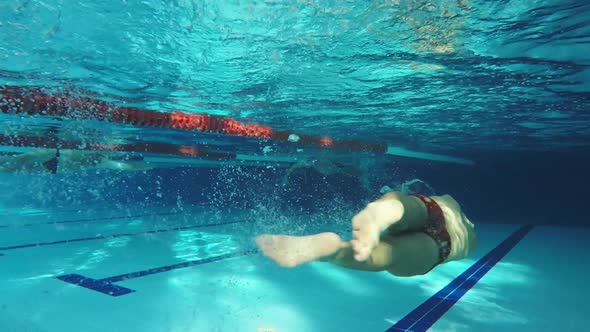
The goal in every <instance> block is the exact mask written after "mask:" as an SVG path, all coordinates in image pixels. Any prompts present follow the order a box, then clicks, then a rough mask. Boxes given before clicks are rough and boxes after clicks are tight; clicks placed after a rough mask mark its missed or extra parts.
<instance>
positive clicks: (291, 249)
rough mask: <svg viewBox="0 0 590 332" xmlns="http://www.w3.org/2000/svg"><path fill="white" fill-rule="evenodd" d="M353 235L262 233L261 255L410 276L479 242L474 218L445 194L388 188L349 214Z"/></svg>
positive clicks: (283, 262) (286, 263)
mask: <svg viewBox="0 0 590 332" xmlns="http://www.w3.org/2000/svg"><path fill="white" fill-rule="evenodd" d="M352 226H353V231H352V240H351V241H345V240H343V239H342V238H341V237H340V236H339V235H338V234H336V233H332V232H326V233H320V234H315V235H310V236H288V235H271V234H264V235H260V236H258V237H257V238H256V243H257V245H258V247H259V248H260V249H261V250H262V253H264V255H265V256H267V257H269V258H270V259H272V260H273V261H275V262H276V263H277V264H278V265H280V266H283V267H288V268H291V267H296V266H299V265H302V264H305V263H310V262H314V261H321V262H328V263H332V264H335V265H338V266H342V267H345V268H348V269H354V270H362V271H374V272H378V271H387V272H389V273H391V274H393V275H396V276H402V277H409V276H416V275H423V274H426V273H428V272H430V271H431V270H432V269H433V268H435V267H436V266H438V265H439V264H443V263H447V262H450V261H455V260H460V259H463V258H465V257H467V255H469V253H470V252H472V251H473V250H474V249H475V247H476V246H477V239H476V236H475V232H474V228H473V224H472V223H471V222H470V221H469V219H467V217H466V216H465V214H464V213H463V212H462V211H461V207H460V206H459V204H458V203H457V202H456V201H455V200H454V199H453V198H452V197H451V196H449V195H444V196H431V197H427V196H422V195H406V194H404V193H402V192H389V193H386V194H385V195H383V196H382V197H381V198H379V199H378V200H376V201H374V202H372V203H369V204H368V205H367V207H366V208H364V209H363V210H362V211H361V212H360V213H358V214H357V215H356V216H355V217H354V218H353V219H352Z"/></svg>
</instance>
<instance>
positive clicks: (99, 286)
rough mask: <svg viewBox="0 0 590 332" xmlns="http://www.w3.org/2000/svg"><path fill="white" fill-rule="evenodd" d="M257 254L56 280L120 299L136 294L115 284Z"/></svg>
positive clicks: (219, 257)
mask: <svg viewBox="0 0 590 332" xmlns="http://www.w3.org/2000/svg"><path fill="white" fill-rule="evenodd" d="M256 253H258V250H256V249H250V250H246V251H238V252H234V253H229V254H224V255H219V256H213V257H207V258H204V259H198V260H193V261H188V262H184V263H179V264H174V265H167V266H161V267H157V268H153V269H148V270H143V271H137V272H132V273H126V274H121V275H117V276H114V277H108V278H103V279H93V278H88V277H84V276H82V275H79V274H66V275H62V276H59V277H56V278H57V279H59V280H61V281H65V282H67V283H70V284H74V285H78V286H80V287H84V288H87V289H90V290H93V291H97V292H100V293H103V294H106V295H110V296H113V297H118V296H122V295H127V294H131V293H134V292H135V290H133V289H130V288H126V287H122V286H118V285H115V284H114V283H115V282H119V281H125V280H130V279H135V278H140V277H145V276H148V275H151V274H157V273H163V272H167V271H171V270H176V269H182V268H185V267H190V266H195V265H202V264H206V263H212V262H217V261H221V260H224V259H229V258H235V257H240V256H247V255H252V254H256Z"/></svg>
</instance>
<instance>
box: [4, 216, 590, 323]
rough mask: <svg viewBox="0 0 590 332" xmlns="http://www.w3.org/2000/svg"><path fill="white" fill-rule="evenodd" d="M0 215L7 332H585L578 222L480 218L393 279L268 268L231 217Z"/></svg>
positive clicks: (589, 289) (315, 268) (254, 227)
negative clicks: (445, 251)
mask: <svg viewBox="0 0 590 332" xmlns="http://www.w3.org/2000/svg"><path fill="white" fill-rule="evenodd" d="M1 213H2V216H1V217H0V266H1V268H0V294H2V296H1V297H0V326H1V327H2V329H1V330H2V331H3V332H13V331H14V332H16V331H18V332H22V331H39V332H41V331H47V332H56V331H60V332H63V331H85V332H94V331H97V332H98V331H101V332H103V331H142V332H148V331H154V332H156V331H157V332H162V331H172V332H177V331H178V332H180V331H183V332H186V331H198V332H202V331H253V332H261V331H264V332H270V331H273V332H278V331H280V332H286V331H292V332H295V331H296V332H302V331H303V332H307V331H309V332H314V331H369V332H373V331H374V332H383V331H388V330H389V331H400V330H401V331H403V330H407V331H421V330H425V329H428V330H431V331H581V330H584V328H585V327H586V322H587V314H586V313H587V312H588V311H589V310H590V305H589V304H588V302H586V301H585V298H584V296H583V295H584V294H590V286H589V284H588V282H587V280H588V278H589V277H590V272H589V271H590V268H588V267H587V266H588V262H589V261H588V258H587V255H586V252H587V251H588V250H589V249H590V244H588V242H587V238H588V237H590V229H588V228H582V227H578V228H567V227H557V226H536V227H533V228H528V229H527V230H526V231H525V232H521V233H522V234H520V235H521V237H520V238H518V239H514V238H512V237H513V236H514V234H515V233H518V232H519V230H522V229H523V225H513V224H501V223H498V224H477V225H476V227H477V232H478V236H479V239H480V245H479V247H478V249H477V251H476V252H475V253H474V254H473V255H472V256H471V257H470V258H469V259H466V260H463V261H460V262H453V263H449V264H445V265H443V266H439V267H438V268H436V269H435V270H434V271H433V272H431V273H430V274H428V275H426V276H420V277H414V278H396V277H394V276H390V275H388V274H387V273H366V272H358V271H350V270H344V269H342V268H339V267H335V266H331V265H328V264H325V263H313V264H308V265H306V266H302V267H298V268H295V269H283V268H280V267H277V266H275V265H274V264H273V263H272V262H270V261H268V260H267V259H265V258H264V257H263V256H262V255H260V254H258V253H257V252H256V251H255V250H254V249H255V248H254V246H253V237H254V236H255V235H256V234H258V233H260V232H262V231H268V230H269V229H272V227H273V226H272V225H271V224H262V225H261V224H260V223H258V221H257V220H255V219H256V218H252V215H251V214H241V213H240V212H239V211H232V212H231V213H230V212H226V211H224V212H219V211H215V213H213V212H212V211H209V212H207V209H205V208H199V207H195V208H194V209H192V210H186V209H185V210H184V211H174V210H172V209H166V208H158V209H152V210H145V209H143V210H137V211H131V210H125V211H116V210H113V209H102V210H92V211H90V210H89V211H65V212H55V211H54V212H47V211H25V210H18V209H17V210H13V211H6V210H4V211H2V212H1ZM524 222H526V221H523V223H524ZM303 231H304V232H309V231H310V229H305V230H303ZM511 236H512V237H511ZM508 242H510V243H508ZM507 243H508V244H507ZM502 250H503V251H504V252H503V253H502V254H498V252H499V251H502ZM492 254H493V255H492ZM494 255H495V256H494ZM486 269H487V270H489V271H487V270H486ZM470 271H471V272H470ZM486 271H487V273H486ZM472 272H473V273H472ZM400 326H402V327H400ZM403 326H405V327H403Z"/></svg>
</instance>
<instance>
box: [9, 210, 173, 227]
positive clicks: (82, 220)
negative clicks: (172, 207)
mask: <svg viewBox="0 0 590 332" xmlns="http://www.w3.org/2000/svg"><path fill="white" fill-rule="evenodd" d="M177 214H183V213H182V212H162V213H148V214H137V215H132V216H122V217H121V216H114V217H102V218H87V219H74V220H62V221H47V222H38V223H27V224H10V225H0V228H9V227H28V226H40V225H58V224H70V223H77V222H93V221H102V220H115V219H131V218H141V217H150V216H171V215H177Z"/></svg>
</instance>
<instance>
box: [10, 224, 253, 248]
mask: <svg viewBox="0 0 590 332" xmlns="http://www.w3.org/2000/svg"><path fill="white" fill-rule="evenodd" d="M245 222H248V221H247V220H238V221H228V222H219V223H213V224H202V225H192V226H184V227H173V228H163V229H154V230H151V231H143V232H137V233H119V234H109V235H97V236H89V237H83V238H77V239H69V240H58V241H50V242H36V243H27V244H19V245H14V246H7V247H0V251H7V250H15V249H24V248H34V247H43V246H53V245H56V244H66V243H75V242H83V241H94V240H105V239H114V238H119V237H126V236H137V235H146V234H156V233H167V232H177V231H184V230H187V229H195V228H204V227H214V226H224V225H232V224H241V223H245ZM0 255H2V254H0Z"/></svg>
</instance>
